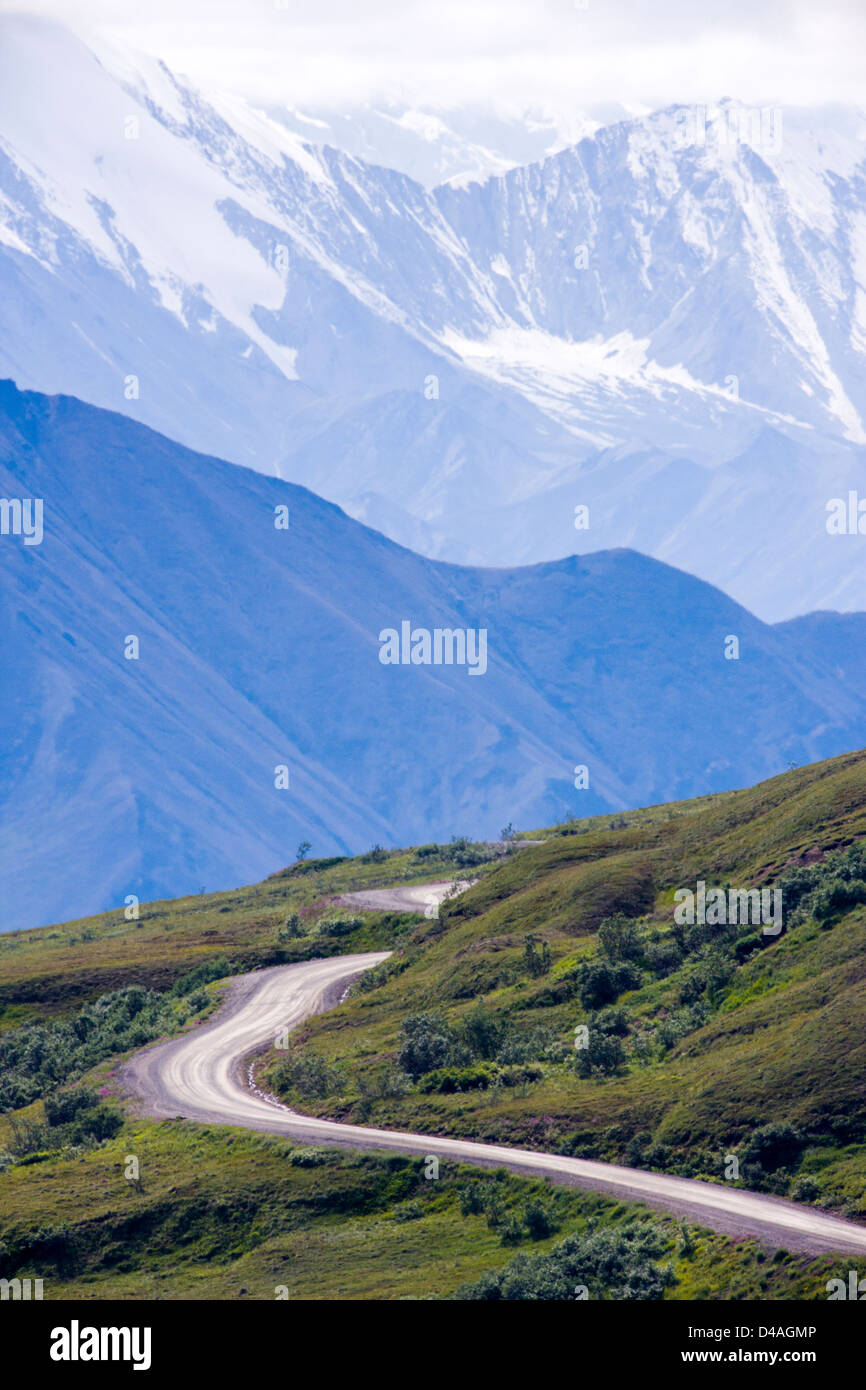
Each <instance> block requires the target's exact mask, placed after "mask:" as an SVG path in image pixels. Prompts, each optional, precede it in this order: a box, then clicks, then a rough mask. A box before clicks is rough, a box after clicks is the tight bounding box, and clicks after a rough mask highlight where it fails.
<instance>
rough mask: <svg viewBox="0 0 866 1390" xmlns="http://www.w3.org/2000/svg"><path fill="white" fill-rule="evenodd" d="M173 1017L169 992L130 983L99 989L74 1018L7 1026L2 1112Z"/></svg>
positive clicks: (141, 1040) (0, 1070)
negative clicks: (104, 990) (101, 991)
mask: <svg viewBox="0 0 866 1390" xmlns="http://www.w3.org/2000/svg"><path fill="white" fill-rule="evenodd" d="M226 966H227V962H226ZM190 988H192V986H191V987H190ZM173 992H174V991H173ZM183 992H187V991H185V990H184V991H183ZM175 1023H176V1014H175V1012H174V1010H173V1009H172V1006H171V1002H170V998H169V996H168V995H165V994H157V993H156V992H155V991H152V990H146V989H143V988H142V987H141V986H140V985H130V986H129V987H128V988H127V989H122V990H117V991H114V992H112V993H110V994H103V995H101V996H100V998H99V999H96V1000H95V1001H94V1002H93V1003H91V1004H86V1005H85V1006H84V1008H83V1009H80V1010H79V1012H78V1013H77V1014H76V1015H75V1016H74V1017H73V1018H71V1019H66V1020H63V1021H57V1020H53V1021H50V1022H46V1023H25V1024H22V1025H21V1026H20V1027H18V1028H9V1029H7V1030H6V1031H5V1032H3V1033H0V1112H3V1111H7V1110H18V1109H21V1108H22V1107H23V1106H25V1105H29V1104H31V1102H32V1101H34V1100H39V1099H41V1098H42V1097H43V1096H46V1095H48V1094H50V1093H51V1092H52V1091H54V1090H56V1089H57V1087H58V1086H61V1085H63V1084H64V1083H65V1082H68V1081H74V1080H76V1079H77V1078H78V1077H79V1076H82V1075H83V1074H84V1072H86V1071H89V1070H90V1068H91V1067H94V1066H96V1064H97V1063H98V1062H102V1061H104V1060H105V1058H106V1057H111V1056H114V1055H115V1054H116V1053H118V1052H125V1051H127V1050H128V1049H129V1048H132V1047H143V1046H144V1044H145V1043H149V1042H152V1041H153V1039H154V1038H158V1037H160V1035H161V1034H163V1033H165V1032H167V1031H170V1030H171V1029H173V1028H174V1026H175Z"/></svg>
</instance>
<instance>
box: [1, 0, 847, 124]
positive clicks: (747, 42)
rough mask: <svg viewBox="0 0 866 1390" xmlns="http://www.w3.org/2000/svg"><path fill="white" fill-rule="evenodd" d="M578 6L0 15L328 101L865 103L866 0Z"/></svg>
mask: <svg viewBox="0 0 866 1390" xmlns="http://www.w3.org/2000/svg"><path fill="white" fill-rule="evenodd" d="M581 2H582V0H577V3H575V0H495V3H494V2H493V0H476V2H475V3H472V0H434V3H430V0H424V3H421V2H420V0H362V3H360V4H359V3H358V2H357V0H354V3H349V0H148V3H147V5H141V6H138V5H135V4H130V3H128V0H30V3H25V4H22V3H21V0H17V3H15V0H0V12H4V11H8V12H12V11H17V12H25V13H30V14H40V15H44V16H47V17H51V18H56V19H58V20H59V21H60V22H62V23H65V24H68V25H70V26H71V27H73V28H76V29H79V30H82V31H86V30H87V29H88V28H90V27H95V28H97V29H99V30H100V31H101V32H102V33H103V34H105V35H108V36H111V37H114V38H116V39H119V40H122V41H124V42H127V43H129V44H131V45H132V46H134V47H137V48H143V49H145V50H146V51H148V52H151V53H154V54H156V55H158V56H159V57H161V58H163V59H164V60H165V61H166V62H167V63H168V64H169V66H171V67H174V68H176V69H178V70H179V71H181V72H184V73H187V74H188V75H189V76H191V77H192V78H193V79H195V80H196V81H198V82H200V83H202V84H203V85H211V84H214V83H217V84H219V85H220V86H223V87H226V88H229V89H233V90H236V91H238V92H241V93H242V94H243V95H245V96H247V97H249V98H252V99H254V100H258V101H263V102H284V103H286V104H288V105H291V106H301V107H304V106H306V107H308V108H311V109H317V110H323V109H324V110H341V111H346V110H348V109H351V108H353V107H355V106H357V105H366V104H368V103H369V102H373V101H383V100H390V101H393V102H396V103H401V102H411V103H412V104H415V105H422V106H426V107H434V108H436V107H438V108H444V109H448V108H452V107H455V106H469V105H471V106H480V107H484V108H487V109H489V110H492V111H495V112H496V113H497V114H502V115H507V114H513V115H517V114H520V113H522V112H523V111H526V110H527V109H529V108H535V109H541V110H552V111H555V112H557V113H561V114H562V115H565V116H567V115H568V114H569V113H570V112H573V111H575V110H586V109H591V108H593V107H595V106H598V105H600V104H602V103H619V104H621V105H624V106H626V107H628V108H629V109H636V110H640V109H642V108H646V107H657V106H662V105H666V104H668V103H670V102H674V101H704V102H710V101H713V100H715V99H717V98H718V97H720V96H733V97H739V98H741V99H742V100H744V101H747V102H750V103H755V104H758V103H760V104H768V103H778V104H781V105H810V104H813V103H819V102H825V101H849V102H852V103H856V104H861V103H862V101H863V90H864V59H863V55H864V53H866V6H864V5H863V3H862V0H823V3H822V4H821V5H820V6H816V5H815V4H814V0H757V3H756V0H717V3H716V5H715V6H707V5H702V4H696V3H695V0H665V3H663V4H659V3H653V0H588V8H586V9H582V8H579V5H580V3H581Z"/></svg>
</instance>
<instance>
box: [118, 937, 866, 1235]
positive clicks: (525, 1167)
mask: <svg viewBox="0 0 866 1390" xmlns="http://www.w3.org/2000/svg"><path fill="white" fill-rule="evenodd" d="M388 954H389V952H387V951H385V952H378V953H375V954H373V953H370V954H367V955H356V956H337V957H333V958H332V959H330V960H318V961H309V962H305V963H303V964H300V965H284V966H275V967H274V968H272V969H270V970H262V971H254V972H253V973H252V974H250V975H243V976H241V977H239V978H238V979H237V980H236V981H234V982H233V984H232V986H231V989H230V993H229V996H228V998H227V1000H226V1002H225V1004H224V1006H223V1008H222V1009H221V1010H220V1013H219V1015H218V1016H217V1018H216V1019H215V1020H214V1021H213V1022H212V1023H210V1024H208V1025H206V1026H204V1027H202V1028H200V1029H197V1030H195V1031H194V1032H191V1033H187V1034H185V1035H184V1036H183V1037H181V1038H175V1039H173V1040H171V1041H170V1042H166V1043H159V1044H157V1045H156V1046H155V1047H150V1048H146V1049H144V1050H143V1051H141V1052H138V1053H136V1054H135V1055H134V1056H133V1057H132V1058H131V1059H130V1060H129V1062H127V1063H126V1064H125V1066H124V1068H123V1071H122V1076H123V1079H124V1082H125V1084H126V1087H127V1089H128V1090H129V1091H130V1092H131V1093H132V1094H133V1095H135V1096H137V1097H138V1098H139V1099H140V1101H141V1103H142V1105H143V1108H144V1110H145V1112H146V1113H148V1114H151V1115H155V1116H158V1117H183V1118H186V1119H191V1120H201V1121H206V1122H208V1123H218V1124H228V1125H242V1126H244V1127H245V1128H247V1129H260V1130H266V1131H268V1132H269V1133H273V1134H282V1135H285V1136H286V1137H287V1138H290V1139H294V1140H299V1141H300V1142H302V1143H306V1144H328V1145H344V1146H348V1147H350V1148H361V1149H384V1150H389V1151H392V1152H399V1153H407V1154H420V1155H424V1154H436V1155H437V1156H438V1157H440V1158H443V1159H449V1158H450V1159H456V1160H459V1161H462V1162H466V1163H476V1164H487V1165H491V1164H492V1165H494V1166H499V1165H501V1166H503V1167H506V1168H510V1169H511V1170H512V1171H513V1172H517V1173H527V1174H531V1175H532V1176H535V1177H546V1178H549V1179H550V1181H551V1182H557V1183H569V1184H573V1185H575V1186H578V1187H589V1188H594V1189H596V1190H598V1191H601V1192H608V1193H610V1194H611V1195H613V1196H615V1197H617V1198H621V1199H623V1200H635V1201H643V1202H647V1203H649V1204H650V1205H652V1206H657V1207H661V1208H663V1209H664V1210H665V1211H670V1212H674V1213H676V1214H677V1215H679V1216H683V1217H686V1218H688V1219H689V1220H691V1221H695V1222H700V1223H701V1224H702V1225H705V1226H711V1227H713V1228H714V1229H716V1230H719V1231H725V1232H728V1233H729V1234H731V1235H734V1236H745V1235H751V1236H755V1237H756V1238H757V1239H759V1240H760V1241H762V1242H763V1243H764V1244H765V1245H768V1246H770V1247H778V1246H782V1247H784V1248H786V1249H788V1250H803V1251H810V1252H813V1253H819V1252H823V1251H838V1252H843V1251H844V1252H850V1253H852V1254H858V1255H864V1254H866V1227H864V1226H858V1225H856V1224H854V1223H853V1222H850V1221H843V1220H841V1219H838V1218H836V1217H831V1216H825V1215H823V1214H822V1213H821V1212H819V1211H816V1210H815V1209H814V1208H812V1207H801V1206H796V1205H795V1204H794V1203H792V1202H785V1201H782V1200H781V1199H779V1198H776V1197H765V1196H762V1195H760V1194H758V1193H752V1192H743V1191H740V1190H738V1189H736V1188H731V1187H727V1186H724V1185H722V1184H718V1185H716V1184H715V1183H706V1182H693V1181H691V1180H689V1179H686V1178H673V1177H666V1176H664V1175H662V1174H659V1173H644V1172H641V1171H639V1170H638V1169H634V1168H621V1167H618V1166H616V1165H614V1164H610V1163H597V1162H593V1161H590V1160H588V1159H580V1158H562V1157H560V1156H558V1155H556V1154H546V1153H535V1152H533V1151H532V1150H530V1149H514V1148H507V1147H505V1146H502V1145H498V1144H479V1143H474V1142H471V1141H464V1140H462V1139H438V1138H432V1137H430V1136H429V1135H423V1134H404V1133H400V1132H397V1131H391V1130H377V1129H367V1128H363V1127H361V1126H357V1125H345V1124H338V1123H336V1122H335V1121H332V1120H316V1119H309V1118H307V1117H305V1116H303V1115H298V1114H296V1113H294V1112H293V1111H291V1110H288V1109H287V1108H285V1107H284V1106H281V1105H280V1104H279V1103H278V1102H276V1101H275V1100H273V1099H272V1098H270V1097H267V1096H265V1095H263V1094H261V1093H259V1092H255V1091H252V1090H251V1089H250V1086H249V1059H250V1055H251V1054H252V1053H254V1052H255V1051H256V1050H260V1049H261V1048H262V1047H264V1046H267V1045H269V1044H272V1043H273V1042H274V1039H275V1038H276V1036H277V1035H278V1033H279V1032H280V1030H282V1029H285V1028H292V1027H297V1025H298V1024H299V1023H301V1022H302V1020H303V1019H305V1018H307V1017H308V1016H309V1015H310V1014H312V1013H316V1012H318V1011H319V1010H321V1009H324V1008H330V1007H333V1005H334V1004H335V1003H336V1002H337V1000H338V999H339V998H340V996H341V994H342V993H343V991H344V990H345V988H346V985H347V984H348V982H349V981H350V980H351V979H352V978H353V977H354V976H356V975H358V974H359V973H360V972H361V971H362V970H367V969H369V968H370V967H371V966H373V965H377V964H378V963H379V962H380V961H382V960H384V959H385V958H386V957H387V955H388Z"/></svg>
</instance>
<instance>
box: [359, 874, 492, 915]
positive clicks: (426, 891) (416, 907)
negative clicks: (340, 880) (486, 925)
mask: <svg viewBox="0 0 866 1390" xmlns="http://www.w3.org/2000/svg"><path fill="white" fill-rule="evenodd" d="M475 882H476V880H475V879H474V878H473V879H468V878H467V879H455V880H454V881H453V882H452V881H451V880H449V881H448V882H447V883H413V884H409V885H406V886H405V887H402V888H369V889H363V890H362V891H361V892H359V893H342V894H341V895H340V897H339V898H337V902H338V903H345V905H346V906H347V907H367V908H371V909H373V910H375V911H376V912H423V914H424V916H425V917H435V916H436V915H437V913H438V912H439V905H440V903H442V902H443V901H444V899H445V898H446V897H447V896H448V894H449V893H450V892H451V890H452V889H454V890H455V891H456V892H460V893H462V892H463V891H464V890H465V889H467V888H471V887H472V884H473V883H475Z"/></svg>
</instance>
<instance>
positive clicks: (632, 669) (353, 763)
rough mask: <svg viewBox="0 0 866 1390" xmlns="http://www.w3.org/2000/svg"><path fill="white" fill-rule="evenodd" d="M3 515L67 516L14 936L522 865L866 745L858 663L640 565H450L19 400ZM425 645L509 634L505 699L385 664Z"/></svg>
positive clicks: (23, 608)
mask: <svg viewBox="0 0 866 1390" xmlns="http://www.w3.org/2000/svg"><path fill="white" fill-rule="evenodd" d="M0 496H2V497H5V498H13V499H14V498H19V499H26V498H40V499H43V501H44V537H43V540H42V543H41V544H33V545H27V544H25V542H24V537H23V536H22V535H15V534H12V533H10V534H6V535H2V536H0V565H2V568H0V579H2V586H0V644H2V646H0V650H2V673H0V751H2V782H0V837H2V862H0V901H2V903H3V925H4V926H5V927H7V928H9V927H13V926H22V925H35V924H38V923H42V922H47V921H52V920H68V919H70V918H72V917H75V916H76V915H78V914H83V913H85V912H93V911H96V910H98V909H101V908H105V907H107V906H110V905H112V904H114V905H117V906H122V903H123V899H124V897H125V896H126V895H127V894H131V893H132V894H136V895H138V896H139V897H142V898H149V897H153V896H157V895H163V894H166V895H170V894H179V893H184V892H188V891H198V890H199V889H200V888H201V887H203V886H204V887H207V888H210V889H215V888H217V887H227V886H230V885H232V884H234V883H238V882H242V881H251V880H253V879H256V878H257V877H261V876H263V875H264V874H266V873H268V872H270V871H272V870H274V869H276V868H278V867H279V866H281V865H283V864H285V863H286V862H288V861H289V860H291V859H292V858H293V857H294V851H295V846H296V845H297V843H298V841H299V840H300V839H302V838H304V839H309V840H311V841H312V843H313V845H314V852H315V853H318V854H325V853H329V852H333V851H338V850H353V851H357V850H363V849H366V848H368V847H369V845H370V844H371V843H372V842H374V841H380V842H382V843H384V844H389V843H392V844H396V843H414V842H418V841H425V840H430V839H431V838H438V839H443V838H448V837H449V836H450V835H452V834H459V833H468V834H470V835H473V836H495V835H497V834H498V832H499V830H500V827H501V826H502V825H504V824H505V823H506V822H507V821H509V820H510V821H512V822H514V824H515V825H523V826H530V825H539V824H545V823H548V824H549V823H550V822H551V821H553V820H558V819H561V818H563V817H564V816H566V815H568V814H572V813H573V814H577V815H583V814H587V813H589V812H595V811H598V810H603V809H605V808H608V807H610V808H615V807H625V806H627V805H634V804H638V803H647V802H656V801H662V800H666V799H671V798H676V797H684V796H688V795H691V794H694V793H699V792H706V791H712V790H714V789H723V788H727V787H732V786H736V785H740V784H745V783H751V782H755V781H757V780H758V779H760V778H761V777H764V776H767V775H769V774H771V773H774V772H778V771H780V770H782V769H784V767H785V766H786V764H787V763H788V762H789V761H791V760H793V761H797V762H805V761H808V760H814V759H818V758H822V757H826V756H830V755H832V754H834V753H838V752H841V751H843V750H846V749H848V748H851V747H854V746H857V745H859V744H862V743H863V742H864V741H866V698H864V695H863V693H862V688H861V686H860V684H859V682H858V681H856V680H855V681H851V680H848V679H846V677H845V675H844V672H840V671H838V670H837V669H836V668H837V667H838V665H839V662H838V660H836V659H835V658H834V654H833V653H832V652H831V651H829V650H828V651H827V652H826V653H825V654H824V656H823V657H822V656H821V655H818V654H816V653H815V652H814V651H813V650H812V649H811V648H809V646H808V644H807V643H803V642H801V640H800V637H799V636H798V635H797V634H796V633H792V634H788V633H787V632H786V629H785V628H784V627H782V628H780V629H774V628H772V627H768V626H766V625H765V624H763V623H761V622H759V621H758V620H757V619H755V618H754V617H752V616H751V615H750V614H749V613H747V612H746V611H745V610H744V609H742V608H741V607H739V606H738V605H737V604H735V603H733V602H732V601H731V600H730V599H728V598H727V597H725V595H723V594H722V593H720V592H718V591H717V590H715V589H713V588H712V587H711V586H709V585H707V584H705V583H703V582H701V581H698V580H696V579H694V578H692V577H690V576H688V575H686V574H684V573H681V572H679V571H677V570H675V569H672V568H670V567H668V566H666V565H663V564H660V563H658V562H656V561H654V560H651V559H647V558H645V557H643V556H641V555H638V554H635V553H633V552H629V551H611V552H605V553H601V554H595V555H589V556H583V557H579V556H575V555H573V556H570V557H568V558H565V559H563V560H560V561H556V562H550V563H545V564H539V565H534V566H530V567H526V568H519V569H500V570H491V569H479V568H463V567H459V566H455V565H451V564H446V563H441V562H437V561H432V560H429V559H427V558H424V557H422V556H419V555H416V554H413V553H412V552H410V551H408V550H405V549H403V548H401V547H400V546H398V545H396V544H394V543H393V542H391V541H389V540H387V539H386V538H385V537H383V536H381V535H379V534H377V533H375V532H374V531H371V530H369V529H367V528H366V527H365V526H363V525H361V524H359V523H358V522H356V521H354V520H353V519H351V518H349V517H348V516H346V515H345V514H344V513H343V512H341V511H340V510H339V509H338V508H337V507H335V506H334V505H332V504H330V503H328V502H325V501H323V500H322V499H321V498H319V497H317V496H315V495H314V494H312V493H310V492H308V491H306V490H305V489H303V488H299V487H296V486H293V485H291V484H288V483H285V482H282V481H280V480H278V479H274V478H268V477H266V476H264V475H262V474H259V473H256V472H254V471H251V470H247V469H242V468H239V467H238V466H236V465H233V464H228V463H224V462H221V461H220V460H218V459H214V458H210V457H205V456H202V455H198V454H195V453H192V452H190V451H189V450H187V449H186V448H184V447H182V446H180V445H178V444H175V443H173V442H171V441H169V440H168V439H165V438H163V437H161V436H160V435H158V434H156V433H154V432H152V431H150V430H149V429H147V428H146V427H144V426H142V425H140V424H137V423H135V422H133V421H130V420H129V419H128V418H126V417H125V416H122V415H118V414H112V413H109V412H104V411H100V410H98V409H96V408H94V407H92V406H89V405H86V404H83V403H81V402H79V401H77V400H75V399H71V398H68V397H46V396H42V395H38V394H36V393H22V392H19V391H18V390H17V389H16V388H15V387H14V386H13V385H12V384H11V383H4V384H3V385H2V388H0ZM281 505H284V506H288V508H289V511H290V527H289V529H288V530H278V529H276V527H275V525H274V521H275V508H277V507H279V506H281ZM403 620H408V621H410V622H411V623H412V624H413V626H414V627H416V628H427V629H430V630H432V629H435V628H437V627H441V628H474V629H480V628H484V629H486V631H487V634H488V637H487V642H488V669H487V671H486V672H485V673H484V674H483V675H479V676H471V675H470V674H469V672H468V669H467V668H466V667H465V666H450V667H449V666H441V665H440V666H435V665H411V664H410V665H398V666H391V665H383V664H382V663H381V662H380V660H379V652H380V643H379V635H380V632H381V631H382V630H383V629H385V628H399V626H400V623H401V621H403ZM795 626H796V625H795ZM130 636H136V637H138V639H139V645H140V656H139V658H138V659H137V660H129V659H126V657H125V655H124V650H125V644H126V639H127V638H128V637H130ZM730 636H737V637H738V639H739V643H740V656H739V660H726V659H725V655H724V651H725V643H726V639H727V638H728V637H730ZM578 764H584V765H586V766H587V768H588V769H589V788H588V789H587V790H577V789H576V788H575V786H574V769H575V767H576V766H577V765H578ZM281 765H285V766H287V767H288V769H289V775H290V786H289V787H288V789H285V790H282V789H280V790H278V789H277V788H276V787H275V769H276V768H277V767H279V766H281Z"/></svg>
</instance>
